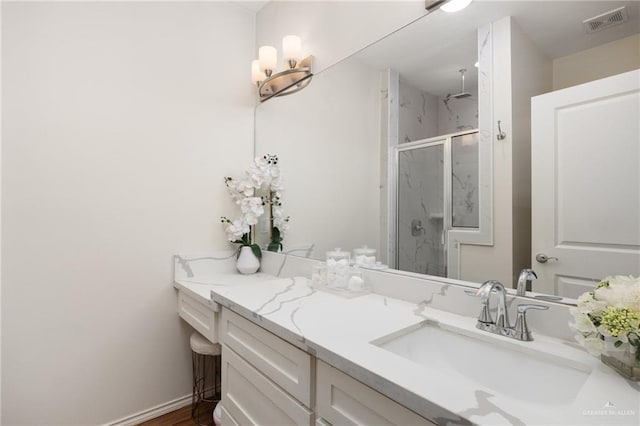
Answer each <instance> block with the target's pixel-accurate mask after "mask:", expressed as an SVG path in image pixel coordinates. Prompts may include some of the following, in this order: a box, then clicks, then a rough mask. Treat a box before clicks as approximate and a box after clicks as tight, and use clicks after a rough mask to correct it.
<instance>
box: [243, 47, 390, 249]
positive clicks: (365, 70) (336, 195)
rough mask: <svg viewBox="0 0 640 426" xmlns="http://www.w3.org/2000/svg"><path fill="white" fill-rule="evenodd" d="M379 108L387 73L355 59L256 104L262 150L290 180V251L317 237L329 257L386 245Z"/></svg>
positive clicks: (285, 195) (287, 195)
mask: <svg viewBox="0 0 640 426" xmlns="http://www.w3.org/2000/svg"><path fill="white" fill-rule="evenodd" d="M379 114H380V73H379V71H378V70H376V69H373V68H371V67H367V66H365V65H362V64H360V63H358V62H356V61H352V60H347V61H344V62H342V63H340V64H338V65H337V66H336V67H334V68H332V69H330V70H328V71H327V72H324V73H322V74H320V75H317V76H315V77H314V79H313V81H312V82H311V84H310V85H309V86H308V87H307V88H306V89H304V90H303V91H301V92H299V93H296V94H295V95H292V96H286V97H282V98H277V99H272V100H270V101H268V102H265V103H264V104H262V105H260V106H259V107H258V108H257V110H256V150H257V152H256V155H258V156H262V155H265V154H277V155H278V157H279V160H280V161H279V163H280V167H281V172H282V174H283V176H284V181H285V191H284V193H283V200H282V202H283V208H284V209H285V212H286V214H287V215H290V217H291V220H290V231H289V232H288V233H287V235H285V238H284V242H283V244H284V250H285V251H287V250H290V249H291V248H292V247H296V246H299V245H307V244H309V243H313V244H315V249H314V253H313V256H314V257H318V258H324V257H325V253H326V252H327V251H328V250H331V249H333V248H336V247H340V248H342V249H344V250H349V251H350V250H352V249H354V248H355V247H354V246H353V244H354V242H357V246H361V245H364V244H366V245H368V246H369V247H374V248H376V249H378V250H379V249H380V232H379V216H380V213H379V208H380V206H379V203H378V196H379V195H378V194H379V192H380V188H379V181H380V177H379V170H378V169H377V168H376V167H372V165H373V164H378V163H379V162H380V148H379V139H380V137H379V134H378V131H377V129H378V119H379ZM318 117H322V120H323V121H324V123H322V124H323V125H318ZM292 123H295V126H292ZM292 128H293V129H295V130H294V131H292V130H291V129H292ZM304 129H314V131H313V132H305V130H304ZM344 141H348V143H344ZM310 236H313V239H311V240H310V239H309V238H310Z"/></svg>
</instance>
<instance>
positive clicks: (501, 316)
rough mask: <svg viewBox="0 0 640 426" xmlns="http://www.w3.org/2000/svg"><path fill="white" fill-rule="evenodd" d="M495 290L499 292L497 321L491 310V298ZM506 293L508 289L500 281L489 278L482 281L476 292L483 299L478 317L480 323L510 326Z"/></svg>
mask: <svg viewBox="0 0 640 426" xmlns="http://www.w3.org/2000/svg"><path fill="white" fill-rule="evenodd" d="M494 290H495V291H496V292H497V293H498V312H497V316H496V320H495V322H494V321H493V318H492V317H491V313H490V312H489V298H490V297H491V293H492V292H493V291H494ZM506 294H507V291H506V290H505V288H504V286H503V285H502V283H500V282H499V281H496V280H489V281H485V282H484V283H482V285H481V286H480V288H479V289H478V291H477V293H476V295H477V296H478V297H480V299H481V300H482V310H481V311H480V316H479V317H478V322H479V323H483V324H495V325H496V326H499V327H508V326H509V318H508V317H507V310H506V307H507V303H506Z"/></svg>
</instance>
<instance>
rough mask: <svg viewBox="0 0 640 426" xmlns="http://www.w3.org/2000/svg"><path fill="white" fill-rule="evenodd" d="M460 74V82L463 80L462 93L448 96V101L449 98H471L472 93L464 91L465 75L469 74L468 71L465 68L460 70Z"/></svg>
mask: <svg viewBox="0 0 640 426" xmlns="http://www.w3.org/2000/svg"><path fill="white" fill-rule="evenodd" d="M458 72H459V73H460V80H461V81H460V83H461V88H460V93H456V94H452V95H447V99H449V98H453V99H464V98H468V97H469V96H471V93H469V92H465V91H464V73H465V72H467V69H466V68H463V69H461V70H459V71H458Z"/></svg>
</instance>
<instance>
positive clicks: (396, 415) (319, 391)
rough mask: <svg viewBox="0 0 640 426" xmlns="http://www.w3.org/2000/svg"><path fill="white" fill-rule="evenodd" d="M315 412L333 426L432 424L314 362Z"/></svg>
mask: <svg viewBox="0 0 640 426" xmlns="http://www.w3.org/2000/svg"><path fill="white" fill-rule="evenodd" d="M316 413H317V415H318V417H322V418H324V419H326V420H327V421H329V422H331V424H334V425H434V423H431V422H430V421H428V420H427V419H425V418H423V417H421V416H419V415H417V414H415V413H414V412H413V411H410V410H408V409H407V408H405V407H403V406H402V405H400V404H398V403H397V402H395V401H393V400H391V399H389V398H387V397H386V396H384V395H382V394H381V393H379V392H377V391H375V390H373V389H371V388H370V387H368V386H365V385H363V384H362V383H360V382H359V381H357V380H355V379H352V378H351V377H349V376H347V375H346V374H344V373H342V372H341V371H339V370H337V369H335V368H333V367H331V366H330V365H328V364H325V363H324V362H322V361H318V363H317V375H316ZM434 426H435V425H434Z"/></svg>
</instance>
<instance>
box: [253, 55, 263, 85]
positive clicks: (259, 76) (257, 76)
mask: <svg viewBox="0 0 640 426" xmlns="http://www.w3.org/2000/svg"><path fill="white" fill-rule="evenodd" d="M262 80H264V73H263V72H262V71H260V59H254V60H253V61H251V82H252V83H253V84H258V83H260V82H261V81H262Z"/></svg>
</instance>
